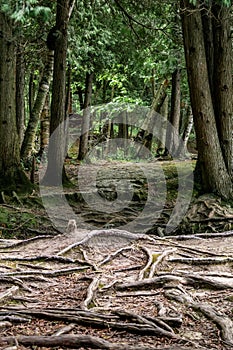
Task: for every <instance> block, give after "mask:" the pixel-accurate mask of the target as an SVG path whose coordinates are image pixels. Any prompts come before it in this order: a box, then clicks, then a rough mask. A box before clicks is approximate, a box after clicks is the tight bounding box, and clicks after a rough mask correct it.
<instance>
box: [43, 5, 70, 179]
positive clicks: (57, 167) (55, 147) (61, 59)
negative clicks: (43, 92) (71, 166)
mask: <svg viewBox="0 0 233 350" xmlns="http://www.w3.org/2000/svg"><path fill="white" fill-rule="evenodd" d="M68 20H69V1H68V0H57V13H56V28H57V31H58V34H59V37H58V39H57V40H56V41H55V50H54V69H53V86H52V101H51V121H50V135H51V136H50V140H49V149H48V166H47V170H46V173H45V176H44V178H43V181H42V183H43V184H46V185H51V186H60V185H62V179H63V177H64V175H65V171H64V166H63V163H64V158H65V128H64V118H65V107H66V106H65V103H66V91H65V90H66V56H67V29H68Z"/></svg>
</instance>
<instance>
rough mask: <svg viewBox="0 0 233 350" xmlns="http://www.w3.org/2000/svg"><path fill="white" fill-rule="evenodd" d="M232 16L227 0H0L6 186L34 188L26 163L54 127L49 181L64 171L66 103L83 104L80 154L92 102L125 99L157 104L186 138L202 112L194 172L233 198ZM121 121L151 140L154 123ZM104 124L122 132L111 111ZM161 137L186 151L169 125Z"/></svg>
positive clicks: (0, 171)
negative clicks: (142, 125)
mask: <svg viewBox="0 0 233 350" xmlns="http://www.w3.org/2000/svg"><path fill="white" fill-rule="evenodd" d="M231 20H232V7H231V1H228V0H224V1H220V0H215V1H208V0H205V1H201V0H192V1H191V0H181V1H171V0H167V1H166V2H164V3H163V6H161V2H160V1H150V0H146V1H143V2H140V3H139V2H137V1H135V0H134V1H127V0H115V1H102V0H95V1H91V0H87V1H86V0H85V1H84V0H79V1H72V0H57V1H47V0H28V1H26V2H25V1H22V0H17V1H4V0H2V1H1V2H0V31H1V33H2V35H1V36H0V48H1V62H0V123H1V128H0V136H1V137H0V153H1V159H0V178H1V181H0V187H1V190H7V189H8V190H11V191H12V190H18V189H19V188H20V187H21V189H25V188H30V186H31V183H30V181H29V180H28V179H27V177H26V176H25V175H24V172H23V169H22V163H23V165H24V166H26V164H27V163H28V162H30V160H31V159H32V157H34V156H39V155H40V154H41V153H42V152H43V150H44V148H45V147H46V146H47V144H48V139H49V135H52V134H53V132H54V131H55V130H56V137H53V138H52V139H50V147H49V149H50V151H49V152H50V153H49V154H48V164H49V165H48V169H47V173H46V175H45V183H50V184H51V183H52V184H57V183H58V182H59V178H60V175H61V174H60V172H61V171H62V173H63V175H65V170H64V168H63V161H64V157H65V155H66V152H67V145H66V129H67V128H66V121H67V120H68V117H69V115H71V114H74V113H81V112H82V111H83V117H82V136H81V138H80V142H79V151H78V153H77V157H78V158H79V159H80V160H81V159H83V157H84V156H85V153H86V152H87V149H88V147H89V140H90V137H89V135H88V129H89V123H90V113H89V109H88V107H89V106H90V105H92V106H93V105H103V104H106V103H109V102H114V103H115V102H123V103H133V104H137V105H144V106H152V109H154V110H155V111H156V112H159V113H161V114H162V115H163V116H164V117H165V120H166V119H168V120H169V121H170V123H171V124H172V125H173V126H174V129H175V130H177V133H180V134H181V135H182V137H183V140H186V141H187V138H188V135H189V133H190V131H191V129H192V115H193V120H194V129H193V133H194V134H195V135H196V141H197V149H198V160H197V166H196V175H197V176H196V181H198V182H199V185H200V188H201V189H202V191H204V192H215V193H217V194H218V195H220V196H221V197H224V198H230V197H231V196H232V106H233V103H232V38H231ZM186 68H187V69H186ZM189 92H190V98H189ZM104 113H105V112H103V113H102V114H104ZM105 121H106V120H105ZM123 124H127V123H124V122H122V123H118V128H119V129H118V136H123V138H124V137H126V138H128V137H133V136H134V137H138V138H139V136H140V137H141V136H142V140H141V141H142V143H143V144H144V145H145V146H146V147H148V148H149V149H150V150H151V149H152V148H153V146H152V141H151V138H150V135H148V134H147V135H146V133H145V132H144V131H145V130H136V131H135V130H134V135H133V132H132V130H131V132H130V130H129V129H128V128H127V129H125V130H124V128H123V127H122V125H123ZM100 125H101V124H99V132H100V133H104V127H105V128H106V124H105V125H104V127H103V128H102V129H101V127H100ZM105 132H106V135H107V137H112V136H113V134H114V130H113V126H112V123H111V122H109V124H108V126H107V129H105ZM161 138H163V139H164V142H163V144H159V142H157V143H156V148H157V151H158V153H159V154H160V153H161V149H162V152H164V153H165V154H166V153H169V152H171V149H172V154H173V155H174V154H178V155H179V154H183V150H181V149H180V145H179V144H177V143H176V138H175V137H174V135H172V134H171V133H170V131H169V130H168V131H167V136H166V135H163V136H161ZM157 141H158V140H157ZM168 144H171V146H169V147H168V146H167V145H168ZM155 152H156V151H155ZM54 174H56V176H54ZM51 179H53V181H51Z"/></svg>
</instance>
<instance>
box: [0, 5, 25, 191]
mask: <svg viewBox="0 0 233 350" xmlns="http://www.w3.org/2000/svg"><path fill="white" fill-rule="evenodd" d="M0 32H1V33H4V35H1V36H0V52H1V60H0V154H1V157H0V191H5V190H8V191H13V190H14V191H16V190H18V189H19V190H21V191H30V189H31V187H32V186H31V183H30V181H29V180H28V179H27V177H26V175H25V174H24V172H23V171H22V170H21V167H20V147H19V135H18V132H17V123H16V91H15V87H16V77H15V72H16V49H15V42H14V39H13V35H12V22H11V19H10V18H8V17H7V16H6V15H5V14H3V13H2V12H0Z"/></svg>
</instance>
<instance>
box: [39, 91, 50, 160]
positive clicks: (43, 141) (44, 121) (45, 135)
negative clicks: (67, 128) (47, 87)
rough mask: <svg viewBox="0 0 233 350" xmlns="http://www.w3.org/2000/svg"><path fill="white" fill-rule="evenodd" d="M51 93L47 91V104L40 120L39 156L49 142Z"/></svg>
mask: <svg viewBox="0 0 233 350" xmlns="http://www.w3.org/2000/svg"><path fill="white" fill-rule="evenodd" d="M49 107H50V106H49V93H47V96H46V99H45V104H44V107H43V109H42V112H41V120H40V150H39V152H38V156H39V157H41V156H42V154H43V152H44V150H45V148H46V147H47V146H48V144H49V125H50V121H49Z"/></svg>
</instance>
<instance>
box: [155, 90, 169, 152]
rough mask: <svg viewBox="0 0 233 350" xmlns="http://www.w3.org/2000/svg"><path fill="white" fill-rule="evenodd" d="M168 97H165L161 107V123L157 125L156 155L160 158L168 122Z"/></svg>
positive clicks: (164, 143) (163, 149) (163, 150)
mask: <svg viewBox="0 0 233 350" xmlns="http://www.w3.org/2000/svg"><path fill="white" fill-rule="evenodd" d="M168 102H169V99H168V96H166V98H165V100H164V102H163V105H162V107H161V110H160V113H161V123H160V125H158V136H157V155H158V156H160V155H162V154H163V153H164V152H165V145H166V134H167V128H166V126H167V121H168V107H169V106H168Z"/></svg>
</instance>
